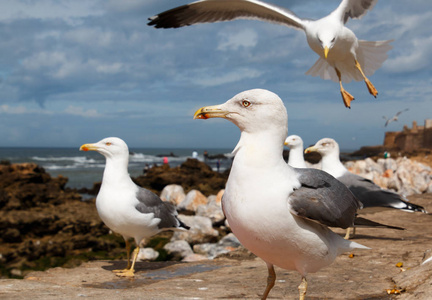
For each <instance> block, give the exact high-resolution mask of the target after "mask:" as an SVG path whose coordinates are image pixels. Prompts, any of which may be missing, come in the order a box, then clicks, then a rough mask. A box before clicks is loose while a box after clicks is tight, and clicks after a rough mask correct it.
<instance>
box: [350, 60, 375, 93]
mask: <svg viewBox="0 0 432 300" xmlns="http://www.w3.org/2000/svg"><path fill="white" fill-rule="evenodd" d="M355 66H356V68H357V69H358V70H359V71H360V73H361V74H362V76H363V78H364V82H365V83H366V86H367V88H368V90H369V93H370V94H371V95H372V96H374V97H375V98H376V96H377V95H378V91H377V90H376V88H375V87H374V85H373V84H372V82H370V80H369V79H368V78H367V77H366V75H365V74H364V73H363V70H362V68H361V67H360V64H359V62H358V61H357V59H356V60H355Z"/></svg>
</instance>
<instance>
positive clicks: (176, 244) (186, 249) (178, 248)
mask: <svg viewBox="0 0 432 300" xmlns="http://www.w3.org/2000/svg"><path fill="white" fill-rule="evenodd" d="M164 249H165V250H166V251H167V252H168V254H169V255H171V256H172V257H173V258H174V259H175V260H181V259H184V258H185V257H187V256H189V255H192V254H193V251H192V248H191V246H190V245H189V243H188V242H186V241H185V240H175V241H171V242H169V243H168V244H166V245H165V246H164Z"/></svg>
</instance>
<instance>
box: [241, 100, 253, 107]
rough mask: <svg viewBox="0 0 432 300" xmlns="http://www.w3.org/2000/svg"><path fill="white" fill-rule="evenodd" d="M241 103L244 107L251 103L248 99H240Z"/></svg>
mask: <svg viewBox="0 0 432 300" xmlns="http://www.w3.org/2000/svg"><path fill="white" fill-rule="evenodd" d="M242 105H243V106H244V107H249V106H250V105H251V103H250V102H249V101H247V100H243V101H242Z"/></svg>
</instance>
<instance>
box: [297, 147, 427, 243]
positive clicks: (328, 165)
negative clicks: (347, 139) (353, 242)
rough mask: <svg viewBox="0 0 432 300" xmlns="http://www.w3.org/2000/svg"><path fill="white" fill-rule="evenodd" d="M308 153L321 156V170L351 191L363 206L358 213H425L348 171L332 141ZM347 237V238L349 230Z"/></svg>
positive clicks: (422, 209)
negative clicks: (395, 211) (381, 211)
mask: <svg viewBox="0 0 432 300" xmlns="http://www.w3.org/2000/svg"><path fill="white" fill-rule="evenodd" d="M309 152H318V153H319V154H321V156H322V159H321V170H323V171H325V172H327V173H329V174H330V175H332V176H334V177H335V178H336V179H337V180H339V181H340V182H342V183H343V184H345V185H346V186H347V187H348V188H349V189H350V190H351V192H352V193H353V194H354V196H355V197H356V198H357V199H358V200H360V202H361V203H362V204H363V209H362V210H361V211H360V212H374V211H380V210H383V209H398V210H401V211H406V212H422V213H427V212H426V210H425V209H424V208H423V207H422V206H420V205H417V204H414V203H410V202H408V199H406V198H405V197H403V196H401V195H399V194H396V193H394V192H392V191H389V190H386V189H382V188H381V187H379V186H378V185H376V184H375V183H374V182H373V181H371V180H369V179H366V178H364V177H361V176H359V175H356V174H353V173H351V172H350V171H348V169H347V168H346V167H345V166H344V165H343V164H342V162H341V161H340V159H339V153H340V152H339V145H338V143H337V142H336V141H335V140H334V139H331V138H323V139H321V140H319V141H318V142H317V143H316V144H315V145H314V146H312V147H309V148H307V149H306V150H305V153H309ZM347 237H349V230H348V231H347Z"/></svg>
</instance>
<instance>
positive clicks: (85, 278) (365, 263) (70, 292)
mask: <svg viewBox="0 0 432 300" xmlns="http://www.w3.org/2000/svg"><path fill="white" fill-rule="evenodd" d="M410 200H411V201H412V202H415V203H417V204H420V205H423V206H424V207H425V208H426V209H427V210H428V211H431V212H432V194H426V195H418V196H413V197H410ZM363 217H367V218H369V219H372V220H374V221H377V222H382V223H387V224H391V225H395V226H401V227H405V228H406V230H404V231H397V230H388V229H369V228H359V229H357V235H356V237H355V238H354V240H355V241H356V242H359V243H361V244H363V245H366V246H369V247H371V248H372V250H357V251H355V252H354V256H353V257H350V256H349V254H348V253H347V254H345V255H341V256H339V257H338V258H337V259H336V261H335V262H334V263H333V264H332V265H331V266H330V267H327V268H325V269H322V270H321V271H319V272H317V273H315V274H310V275H309V276H308V284H309V285H308V293H307V299H432V262H431V263H427V264H424V265H422V266H420V264H421V262H422V260H423V256H424V253H425V252H426V251H427V250H428V249H432V216H431V215H426V214H417V213H416V214H413V213H403V212H399V211H385V212H381V213H375V214H366V215H363ZM335 231H337V232H338V233H341V234H343V231H342V230H335ZM398 263H403V267H402V268H400V267H397V266H396V264H398ZM124 265H125V262H124V261H94V262H90V263H86V264H83V265H81V266H80V267H78V268H74V269H63V268H55V269H50V270H47V271H45V272H33V273H30V274H29V275H28V276H27V277H26V279H24V280H18V279H4V280H0V299H12V298H13V299H59V298H60V297H62V298H63V299H76V298H91V299H106V298H109V299H131V298H134V299H257V298H259V297H260V295H261V294H262V292H263V290H264V288H265V284H266V276H267V268H266V266H265V264H264V263H263V262H262V261H261V260H260V259H258V258H253V257H251V256H250V255H247V253H245V252H240V253H238V254H237V255H233V256H231V257H223V258H218V259H215V260H212V261H201V262H194V263H178V262H163V263H160V262H157V263H156V262H140V263H138V267H137V273H136V278H135V279H132V280H131V279H123V278H118V277H116V276H115V275H114V274H113V273H112V272H111V270H113V269H119V268H122V267H124ZM276 273H277V282H276V286H275V287H274V288H273V290H272V291H271V292H270V296H269V299H282V298H285V299H295V298H297V295H298V293H297V286H298V285H299V283H300V276H299V274H298V273H296V272H292V271H285V270H282V269H276ZM393 288H397V289H399V290H400V291H401V294H400V295H388V294H387V292H386V290H387V289H393Z"/></svg>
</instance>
